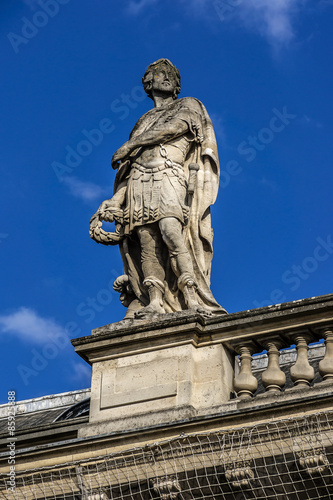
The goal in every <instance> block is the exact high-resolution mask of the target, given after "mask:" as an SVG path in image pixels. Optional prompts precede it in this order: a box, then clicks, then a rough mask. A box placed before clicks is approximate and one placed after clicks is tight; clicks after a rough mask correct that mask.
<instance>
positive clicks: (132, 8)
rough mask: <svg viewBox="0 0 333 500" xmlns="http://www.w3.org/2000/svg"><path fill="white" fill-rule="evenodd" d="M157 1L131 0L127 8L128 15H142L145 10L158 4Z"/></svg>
mask: <svg viewBox="0 0 333 500" xmlns="http://www.w3.org/2000/svg"><path fill="white" fill-rule="evenodd" d="M156 2H157V0H137V1H134V0H131V1H130V2H129V4H128V6H127V9H126V10H127V13H128V14H130V15H132V16H136V15H138V14H140V13H141V11H143V10H144V9H145V8H147V7H150V6H151V5H153V4H154V3H156Z"/></svg>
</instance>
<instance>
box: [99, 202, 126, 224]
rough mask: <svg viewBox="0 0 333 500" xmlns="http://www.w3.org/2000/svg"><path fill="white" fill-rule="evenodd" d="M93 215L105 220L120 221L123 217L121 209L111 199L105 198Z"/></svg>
mask: <svg viewBox="0 0 333 500" xmlns="http://www.w3.org/2000/svg"><path fill="white" fill-rule="evenodd" d="M95 215H97V216H98V218H99V219H100V220H103V221H105V222H113V221H116V222H119V223H121V222H122V218H123V210H122V209H121V208H120V207H119V206H118V205H117V204H115V203H114V202H113V201H112V199H111V200H105V201H103V203H102V204H101V205H100V207H99V209H98V210H97V212H96V214H95Z"/></svg>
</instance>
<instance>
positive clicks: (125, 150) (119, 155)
mask: <svg viewBox="0 0 333 500" xmlns="http://www.w3.org/2000/svg"><path fill="white" fill-rule="evenodd" d="M131 151H132V148H131V147H130V145H129V141H127V142H125V144H123V145H122V146H121V147H120V148H119V149H117V151H116V152H115V153H114V155H113V156H112V160H111V165H112V167H113V168H118V166H119V165H118V163H119V162H120V161H121V160H125V159H126V158H127V156H128V155H129V154H130V153H131Z"/></svg>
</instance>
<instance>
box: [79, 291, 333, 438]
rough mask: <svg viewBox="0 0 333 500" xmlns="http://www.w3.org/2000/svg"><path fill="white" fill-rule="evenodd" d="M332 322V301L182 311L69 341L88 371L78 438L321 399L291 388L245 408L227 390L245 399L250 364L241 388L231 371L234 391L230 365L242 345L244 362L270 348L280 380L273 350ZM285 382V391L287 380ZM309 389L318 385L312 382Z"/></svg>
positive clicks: (314, 335)
mask: <svg viewBox="0 0 333 500" xmlns="http://www.w3.org/2000/svg"><path fill="white" fill-rule="evenodd" d="M332 322H333V296H332V295H328V296H324V297H318V298H316V299H305V300H300V301H295V302H290V303H287V304H280V305H276V306H272V307H266V308H262V309H256V310H252V311H243V312H240V313H234V314H230V315H225V314H221V315H219V316H214V317H210V318H207V317H205V316H202V315H200V314H198V313H193V312H191V311H183V312H178V313H176V314H170V315H168V314H165V315H161V316H158V317H155V318H153V320H151V321H149V320H148V319H147V318H145V319H142V320H126V321H121V322H119V323H117V324H111V325H105V326H103V327H100V328H97V329H95V330H93V332H92V333H93V335H91V336H88V337H83V338H79V339H75V340H73V341H72V343H73V344H74V346H75V348H76V351H77V352H78V354H79V355H80V356H81V357H82V358H83V359H85V360H86V361H88V362H89V363H90V364H92V366H93V375H92V388H91V409H90V420H89V425H87V426H86V427H85V428H82V429H81V430H80V436H82V437H83V436H92V435H96V434H104V433H108V432H118V431H125V430H129V429H132V430H138V429H143V428H145V427H147V422H148V421H149V426H156V425H158V426H159V425H167V424H169V423H171V422H173V423H176V422H178V423H179V422H181V421H184V420H187V421H191V420H192V421H193V420H195V419H197V418H200V417H205V418H208V416H213V415H214V414H218V413H219V412H223V414H224V415H228V414H229V415H231V414H232V412H234V411H238V410H239V411H250V410H254V409H260V408H267V409H269V408H270V405H271V404H272V402H273V404H274V405H277V404H279V402H281V404H286V403H287V402H288V404H289V402H295V401H296V399H300V400H302V399H303V398H305V399H306V398H308V397H311V395H312V394H313V395H314V396H315V397H317V395H318V396H319V395H320V394H323V395H325V397H326V394H327V390H328V391H330V390H331V388H330V387H328V388H326V387H311V388H309V392H307V391H304V388H303V387H301V388H298V387H295V388H292V389H288V390H287V391H285V392H283V395H281V397H280V395H276V396H275V395H274V394H270V393H269V392H266V393H265V394H262V395H260V396H257V397H256V398H255V399H251V400H249V401H246V400H239V399H233V398H234V397H235V394H234V392H233V391H234V390H236V392H237V395H238V396H241V397H242V394H243V393H244V394H245V392H246V391H247V392H246V395H247V396H248V397H249V398H251V397H252V394H253V393H254V392H255V390H256V386H257V381H256V379H255V378H254V377H253V380H254V382H255V384H253V387H252V386H251V387H247V379H248V378H249V376H250V375H251V371H252V369H253V368H255V366H256V362H255V361H254V362H252V367H251V366H250V362H251V359H250V357H249V359H248V367H247V371H246V377H245V378H246V380H245V382H246V383H245V382H244V381H242V380H240V378H239V375H238V376H237V372H236V379H235V384H236V385H235V386H234V384H233V378H234V365H235V367H236V368H237V369H238V357H237V358H236V359H235V356H237V354H240V353H242V349H243V348H245V347H246V346H248V347H249V346H250V347H249V348H250V351H249V353H248V354H249V355H250V354H251V353H252V354H253V353H255V352H257V353H260V352H261V351H262V350H263V349H264V348H265V346H267V342H269V343H270V344H272V345H274V349H275V350H274V352H273V354H274V355H275V356H276V360H275V365H276V366H275V365H274V366H275V370H278V373H279V376H280V375H281V373H282V375H283V378H284V380H285V379H286V377H285V368H284V367H283V366H282V367H283V370H282V371H281V369H280V368H279V363H278V353H279V351H278V350H277V348H276V346H277V345H278V346H279V347H289V346H290V344H291V339H292V338H296V337H298V336H299V335H300V334H302V335H303V336H304V332H305V331H306V332H307V333H306V336H307V338H308V339H309V341H310V340H311V341H312V342H313V341H315V340H319V339H320V336H321V332H322V331H323V329H325V328H328V327H329V325H332ZM325 331H326V330H325ZM295 336H296V337H295ZM268 347H269V346H268ZM270 356H272V353H270ZM287 356H289V357H290V356H291V354H290V355H289V354H287ZM292 356H294V352H293V354H292ZM290 361H292V360H291V359H290ZM317 363H318V361H317ZM286 369H287V370H288V371H290V370H289V368H286ZM255 370H256V368H255ZM243 371H244V370H243ZM261 372H262V369H261ZM274 373H275V372H274ZM273 375H274V374H273ZM261 377H262V378H263V382H264V377H263V376H262V375H261ZM273 379H274V380H273V382H272V381H269V384H272V383H275V382H276V380H275V375H274V377H273ZM288 381H289V382H288V386H287V387H290V384H292V382H291V380H290V375H288ZM283 382H284V381H283ZM314 382H315V383H316V384H317V382H319V384H317V385H318V386H319V385H322V384H323V382H322V380H321V379H318V378H317V377H316V378H315V379H314ZM237 384H238V386H239V387H238V386H237ZM264 385H265V384H264ZM266 385H267V384H266ZM282 385H283V384H282V383H281V384H280V385H278V387H279V388H282ZM280 386H281V387H280ZM262 390H263V387H262V385H261V384H260V391H262ZM266 390H268V387H266ZM244 391H245V392H244ZM260 391H259V392H260ZM273 392H274V391H273ZM295 398H296V399H295ZM148 417H149V418H148Z"/></svg>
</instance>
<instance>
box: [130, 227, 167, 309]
mask: <svg viewBox="0 0 333 500" xmlns="http://www.w3.org/2000/svg"><path fill="white" fill-rule="evenodd" d="M137 233H138V236H139V240H140V245H141V265H142V272H143V276H144V281H143V284H144V285H145V286H146V287H147V289H148V294H149V305H148V306H146V307H143V308H142V309H140V310H138V311H137V312H136V313H135V317H136V318H145V317H147V316H151V315H152V314H163V313H165V310H164V307H163V295H164V279H165V272H164V267H163V262H162V252H161V245H162V240H161V236H160V234H159V229H158V227H157V224H147V225H145V226H141V227H139V228H138V229H137Z"/></svg>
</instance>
